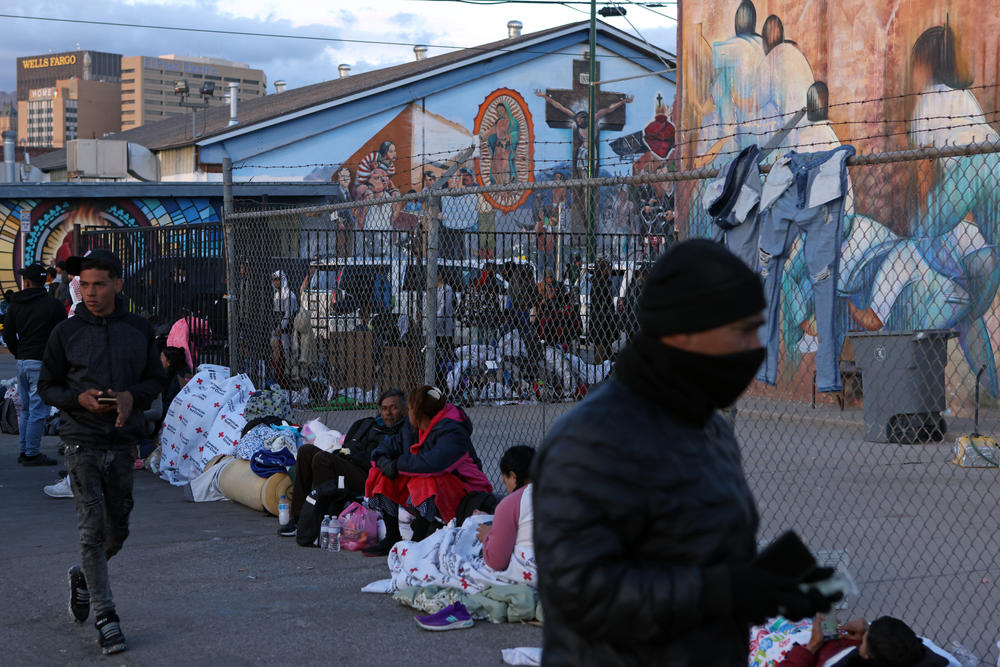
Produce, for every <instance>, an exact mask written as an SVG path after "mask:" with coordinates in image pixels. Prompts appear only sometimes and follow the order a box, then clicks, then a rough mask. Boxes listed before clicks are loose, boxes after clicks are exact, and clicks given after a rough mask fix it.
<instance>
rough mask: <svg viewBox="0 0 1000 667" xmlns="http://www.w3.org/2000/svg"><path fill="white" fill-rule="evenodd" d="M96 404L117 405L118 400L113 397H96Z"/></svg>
mask: <svg viewBox="0 0 1000 667" xmlns="http://www.w3.org/2000/svg"><path fill="white" fill-rule="evenodd" d="M97 402H98V403H103V404H105V405H118V399H117V398H115V397H114V396H98V397H97Z"/></svg>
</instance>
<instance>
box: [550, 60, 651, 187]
mask: <svg viewBox="0 0 1000 667" xmlns="http://www.w3.org/2000/svg"><path fill="white" fill-rule="evenodd" d="M596 65H597V67H596V69H597V80H598V81H600V79H601V66H600V63H597V64H596ZM589 75H590V63H589V61H587V60H574V61H573V87H572V88H571V89H566V90H553V89H546V90H540V89H538V90H535V95H537V96H538V97H541V98H542V99H543V100H545V102H546V108H545V122H546V123H547V124H548V126H549V127H554V128H563V129H568V130H571V131H572V140H573V153H572V155H573V158H572V160H571V163H572V165H573V173H572V176H573V177H574V178H586V176H587V166H588V165H587V156H588V153H589V152H588V150H587V143H588V136H587V132H588V128H589V125H590V114H589V112H588V110H587V105H588V96H589V92H590V91H589V88H590V86H588V85H586V84H583V83H581V77H583V78H588V77H589ZM633 100H634V98H633V97H632V96H631V95H627V94H624V93H614V92H609V91H603V90H600V88H598V90H597V103H596V105H595V106H596V108H597V109H596V111H595V112H594V127H595V130H596V134H597V136H598V137H600V133H601V132H602V131H605V130H615V131H620V130H621V129H622V128H623V127H624V126H625V105H626V104H629V103H630V102H632V101H633ZM597 158H598V163H599V162H600V155H599V154H598V155H597ZM595 176H596V174H595Z"/></svg>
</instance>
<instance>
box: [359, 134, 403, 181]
mask: <svg viewBox="0 0 1000 667" xmlns="http://www.w3.org/2000/svg"><path fill="white" fill-rule="evenodd" d="M396 157H397V154H396V144H395V143H394V142H392V141H388V140H386V141H383V142H382V143H381V144H379V147H378V150H377V151H374V152H372V153H369V154H368V155H366V156H365V157H364V158H362V160H361V162H360V163H359V164H358V170H357V179H356V181H355V182H356V183H358V184H359V185H363V184H367V183H368V179H369V178H370V177H371V174H372V171H373V170H374V169H376V168H381V169H382V170H383V171H384V172H385V174H386V176H388V178H389V180H390V181H391V180H392V177H393V176H395V175H396Z"/></svg>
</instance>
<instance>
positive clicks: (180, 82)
mask: <svg viewBox="0 0 1000 667" xmlns="http://www.w3.org/2000/svg"><path fill="white" fill-rule="evenodd" d="M189 93H190V89H189V88H188V82H187V79H177V81H176V82H175V83H174V95H180V98H181V101H180V102H179V104H180V105H181V106H182V107H187V108H188V109H191V136H192V138H197V137H198V109H207V108H208V105H209V100H211V99H212V96H213V95H214V94H215V82H214V81H205V82H203V83H202V84H201V90H199V91H198V94H199V95H200V96H201V100H200V101H188V100H187V99H186V98H187V97H188V95H189Z"/></svg>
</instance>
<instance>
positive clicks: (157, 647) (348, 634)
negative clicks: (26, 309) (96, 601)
mask: <svg viewBox="0 0 1000 667" xmlns="http://www.w3.org/2000/svg"><path fill="white" fill-rule="evenodd" d="M57 447H58V442H57V440H56V439H55V438H46V440H45V442H44V445H43V451H45V452H46V453H48V454H50V455H53V456H54V455H55V454H56V451H55V450H56V448H57ZM16 455H17V441H16V436H2V437H0V499H2V500H0V502H2V505H3V507H4V508H5V510H6V511H5V512H4V514H3V518H2V519H0V532H2V533H3V535H4V536H5V537H4V539H3V547H2V548H0V568H2V570H3V571H4V573H5V575H4V576H3V577H0V598H2V599H3V600H4V601H5V602H4V604H3V605H2V606H0V627H3V628H4V629H5V632H4V634H5V635H6V636H7V638H8V639H9V640H10V641H7V642H5V644H6V646H5V650H4V658H3V660H2V662H3V663H4V664H7V665H57V664H92V663H93V664H98V663H99V664H109V663H108V660H107V659H105V658H104V657H103V656H101V655H100V651H99V649H98V648H97V644H96V643H95V638H96V631H95V630H94V628H93V626H92V624H91V623H87V624H85V625H75V624H74V623H73V622H72V621H71V620H70V616H69V612H68V611H67V608H66V595H67V590H66V569H67V568H68V567H69V566H70V565H71V564H73V563H75V562H77V560H78V553H79V551H78V547H77V544H78V542H77V533H76V523H75V522H76V519H75V511H74V504H73V501H72V500H53V499H50V498H47V497H46V496H44V495H43V494H42V492H41V487H42V486H43V485H44V484H46V483H49V482H50V481H52V480H53V478H54V470H55V469H54V468H34V469H30V468H22V467H20V466H18V465H17V464H16V463H15V462H14V460H15V458H16ZM135 499H136V506H135V511H134V513H133V515H132V534H131V536H130V537H129V540H128V542H127V543H126V544H125V548H124V550H123V551H122V552H121V553H120V554H119V555H118V556H116V557H115V558H114V559H113V560H112V561H111V576H112V585H113V587H114V592H115V600H116V602H117V604H118V611H119V614H120V616H121V618H122V625H123V629H124V631H125V636H126V638H127V639H128V643H129V650H128V651H127V652H125V653H122V654H120V655H119V656H115V658H114V660H115V663H114V664H136V665H167V664H171V665H176V664H195V665H198V664H214V665H246V664H255V665H274V664H280V663H282V662H291V663H295V664H321V663H324V664H336V663H340V664H344V665H387V664H400V663H402V662H403V661H404V659H405V662H407V663H409V664H448V665H481V664H499V663H500V649H502V648H509V647H513V646H538V645H541V630H540V629H539V628H537V627H533V626H529V625H511V624H508V625H491V624H489V623H477V625H476V627H474V628H472V629H471V630H463V631H455V632H450V633H429V632H425V631H423V630H420V629H419V628H418V627H417V626H416V625H415V624H414V622H413V616H414V615H415V612H414V611H413V610H410V609H407V608H405V607H402V606H401V605H399V604H398V603H396V602H394V601H393V600H392V599H391V598H390V597H389V596H384V595H370V594H365V593H361V592H360V589H361V587H362V586H364V585H365V584H367V583H369V582H371V581H374V580H375V579H381V578H385V577H386V576H387V575H388V571H387V569H386V566H385V559H375V558H364V557H363V556H361V555H360V554H357V553H349V552H341V553H339V554H331V553H326V552H320V551H319V550H318V549H304V548H300V547H298V546H297V545H296V544H295V541H294V539H293V538H279V537H278V536H277V535H276V534H275V531H276V529H277V526H278V522H277V519H275V518H273V517H270V516H266V515H263V514H260V513H257V512H254V511H252V510H250V509H247V508H246V507H243V506H240V505H237V504H235V503H228V502H219V503H205V504H192V503H187V502H185V501H184V500H183V498H182V494H181V490H180V489H177V488H173V487H170V486H169V485H168V484H166V483H165V482H162V481H160V480H158V479H155V478H154V477H153V476H152V475H150V474H149V473H147V472H139V473H137V474H136V478H135Z"/></svg>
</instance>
